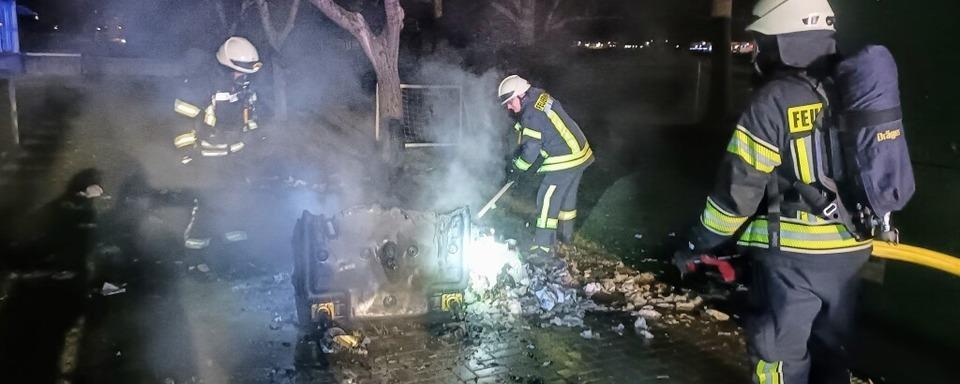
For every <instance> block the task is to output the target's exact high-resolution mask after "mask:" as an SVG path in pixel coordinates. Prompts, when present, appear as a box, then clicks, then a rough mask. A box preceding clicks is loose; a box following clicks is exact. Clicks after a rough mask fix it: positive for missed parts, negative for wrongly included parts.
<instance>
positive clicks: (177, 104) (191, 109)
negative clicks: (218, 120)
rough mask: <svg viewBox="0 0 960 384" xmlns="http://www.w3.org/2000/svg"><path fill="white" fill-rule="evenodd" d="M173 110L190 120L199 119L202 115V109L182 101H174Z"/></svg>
mask: <svg viewBox="0 0 960 384" xmlns="http://www.w3.org/2000/svg"><path fill="white" fill-rule="evenodd" d="M173 110H174V111H176V112H177V113H179V114H181V115H184V116H186V117H189V118H194V117H197V115H199V114H200V107H197V106H196V105H193V104H190V103H188V102H186V101H183V100H180V99H176V100H174V101H173Z"/></svg>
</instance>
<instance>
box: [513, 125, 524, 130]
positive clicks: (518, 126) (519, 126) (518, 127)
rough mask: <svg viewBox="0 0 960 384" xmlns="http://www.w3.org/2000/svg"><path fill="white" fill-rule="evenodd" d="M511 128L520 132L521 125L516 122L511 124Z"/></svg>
mask: <svg viewBox="0 0 960 384" xmlns="http://www.w3.org/2000/svg"><path fill="white" fill-rule="evenodd" d="M513 129H514V130H515V131H517V132H520V130H521V129H523V126H522V125H520V123H516V124H514V125H513Z"/></svg>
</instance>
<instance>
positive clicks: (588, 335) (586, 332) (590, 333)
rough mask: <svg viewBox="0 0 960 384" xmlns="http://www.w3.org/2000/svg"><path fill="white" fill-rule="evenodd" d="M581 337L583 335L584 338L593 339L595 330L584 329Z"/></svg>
mask: <svg viewBox="0 0 960 384" xmlns="http://www.w3.org/2000/svg"><path fill="white" fill-rule="evenodd" d="M580 337H582V338H584V339H592V338H593V331H592V330H589V329H586V330H584V331H583V332H580Z"/></svg>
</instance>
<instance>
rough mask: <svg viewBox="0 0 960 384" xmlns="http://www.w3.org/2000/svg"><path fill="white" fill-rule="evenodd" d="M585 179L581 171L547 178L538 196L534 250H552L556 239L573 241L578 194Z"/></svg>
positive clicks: (556, 174)
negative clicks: (582, 179)
mask: <svg viewBox="0 0 960 384" xmlns="http://www.w3.org/2000/svg"><path fill="white" fill-rule="evenodd" d="M582 176H583V170H582V169H579V170H574V171H562V172H553V173H548V174H546V175H545V176H544V178H543V181H542V182H541V183H540V190H539V191H538V193H537V218H536V228H537V229H536V234H535V236H534V246H535V247H543V248H552V247H553V245H554V244H555V243H556V242H557V240H559V241H561V242H564V243H569V242H572V241H573V223H574V219H576V212H577V191H578V189H579V186H580V179H581V177H582ZM558 232H559V234H558ZM558 235H559V238H558Z"/></svg>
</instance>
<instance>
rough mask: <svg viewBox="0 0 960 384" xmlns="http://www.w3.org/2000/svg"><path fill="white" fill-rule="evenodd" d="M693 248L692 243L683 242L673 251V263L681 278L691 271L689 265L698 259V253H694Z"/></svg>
mask: <svg viewBox="0 0 960 384" xmlns="http://www.w3.org/2000/svg"><path fill="white" fill-rule="evenodd" d="M693 248H694V247H693V244H692V243H685V244H683V245H682V246H680V248H679V249H677V251H676V252H674V253H673V265H674V266H676V267H677V269H679V270H680V277H681V278H682V277H683V276H684V275H686V274H687V273H690V272H693V271H691V270H690V265H691V264H693V263H696V262H697V261H699V260H700V255H697V254H694V252H693Z"/></svg>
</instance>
